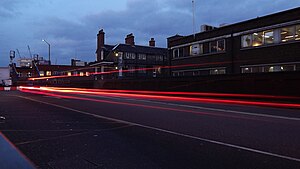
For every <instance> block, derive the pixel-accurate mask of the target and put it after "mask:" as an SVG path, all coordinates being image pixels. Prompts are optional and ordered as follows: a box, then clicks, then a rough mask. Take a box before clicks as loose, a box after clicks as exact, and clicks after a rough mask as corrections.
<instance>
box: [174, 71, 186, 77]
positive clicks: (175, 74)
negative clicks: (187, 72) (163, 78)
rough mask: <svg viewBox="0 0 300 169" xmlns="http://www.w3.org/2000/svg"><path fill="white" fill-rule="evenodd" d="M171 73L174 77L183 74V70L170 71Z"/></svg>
mask: <svg viewBox="0 0 300 169" xmlns="http://www.w3.org/2000/svg"><path fill="white" fill-rule="evenodd" d="M172 75H173V76H174V77H178V76H184V71H180V72H172Z"/></svg>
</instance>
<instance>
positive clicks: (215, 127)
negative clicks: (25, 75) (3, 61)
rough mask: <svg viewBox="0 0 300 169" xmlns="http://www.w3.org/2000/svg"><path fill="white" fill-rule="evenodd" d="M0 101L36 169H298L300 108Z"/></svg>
mask: <svg viewBox="0 0 300 169" xmlns="http://www.w3.org/2000/svg"><path fill="white" fill-rule="evenodd" d="M0 98H1V99H0V116H1V117H2V118H1V119H0V131H1V132H2V133H3V134H4V135H5V136H6V137H7V138H8V139H9V140H10V141H11V142H12V143H13V144H14V145H15V146H16V147H17V148H18V149H19V150H20V151H21V152H22V153H24V154H25V156H27V157H28V159H30V160H31V161H32V162H33V163H34V164H35V165H36V167H37V168H43V169H48V168H49V169H69V168H70V169H89V168H97V169H135V168H136V169H148V168H149V169H177V168H178V169H226V168H228V169H260V168H262V169H269V168H272V169H281V168H282V169H299V168H300V110H299V109H297V108H278V107H277V108H275V107H270V106H268V107H265V106H250V105H241V104H227V103H208V102H192V101H191V102H189V101H182V100H180V99H178V100H176V99H173V100H172V99H156V98H147V97H137V96H136V95H134V97H133V96H131V95H109V94H107V93H106V94H105V93H103V94H98V95H92V94H87V93H75V92H74V93H69V92H66V91H63V92H56V91H47V92H46V91H35V92H34V93H28V92H21V91H2V92H0ZM0 168H1V164H0Z"/></svg>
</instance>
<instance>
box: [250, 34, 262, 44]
mask: <svg viewBox="0 0 300 169" xmlns="http://www.w3.org/2000/svg"><path fill="white" fill-rule="evenodd" d="M263 43H264V42H263V32H258V33H253V41H252V46H261V45H262V44H263Z"/></svg>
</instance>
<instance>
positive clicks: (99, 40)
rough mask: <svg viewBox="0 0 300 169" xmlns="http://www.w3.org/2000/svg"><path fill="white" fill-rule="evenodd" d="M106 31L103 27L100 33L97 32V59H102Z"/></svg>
mask: <svg viewBox="0 0 300 169" xmlns="http://www.w3.org/2000/svg"><path fill="white" fill-rule="evenodd" d="M104 35H105V33H104V31H103V29H101V30H100V31H99V32H98V34H97V50H96V61H100V60H101V58H103V57H101V51H102V48H103V47H104V40H105V37H104Z"/></svg>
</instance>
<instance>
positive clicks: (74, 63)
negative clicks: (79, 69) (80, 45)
mask: <svg viewBox="0 0 300 169" xmlns="http://www.w3.org/2000/svg"><path fill="white" fill-rule="evenodd" d="M71 66H87V62H84V61H81V60H78V59H71Z"/></svg>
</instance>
